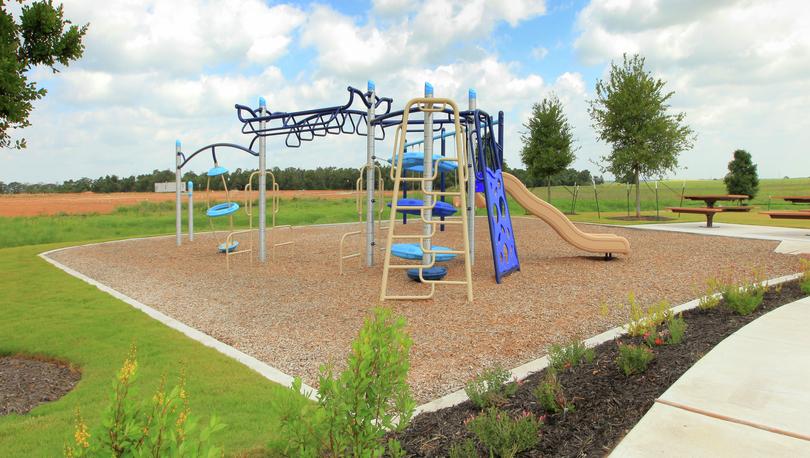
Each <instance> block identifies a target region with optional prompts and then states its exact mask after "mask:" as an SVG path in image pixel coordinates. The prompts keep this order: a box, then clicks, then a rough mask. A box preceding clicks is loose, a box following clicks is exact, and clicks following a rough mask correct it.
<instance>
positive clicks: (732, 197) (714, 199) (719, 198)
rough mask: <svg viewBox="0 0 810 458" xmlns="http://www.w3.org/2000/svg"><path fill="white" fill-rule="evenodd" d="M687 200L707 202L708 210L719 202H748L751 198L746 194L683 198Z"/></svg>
mask: <svg viewBox="0 0 810 458" xmlns="http://www.w3.org/2000/svg"><path fill="white" fill-rule="evenodd" d="M683 198H684V199H686V200H702V201H704V202H706V207H707V208H714V204H715V203H717V202H726V201H735V200H748V199H750V198H751V196H747V195H745V194H707V195H703V196H697V195H692V196H683Z"/></svg>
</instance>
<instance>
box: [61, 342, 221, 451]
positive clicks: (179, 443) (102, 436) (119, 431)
mask: <svg viewBox="0 0 810 458" xmlns="http://www.w3.org/2000/svg"><path fill="white" fill-rule="evenodd" d="M137 374H138V361H137V350H136V348H135V346H134V345H133V346H132V347H131V348H130V352H129V355H128V356H127V358H126V360H124V364H123V366H122V367H121V369H120V370H119V371H118V374H117V376H116V378H115V381H114V382H113V392H112V395H111V397H110V403H109V404H108V406H107V409H106V410H105V411H104V414H103V418H102V420H101V426H100V427H99V428H97V429H96V430H93V432H90V428H89V427H88V425H87V424H86V423H85V421H84V419H83V418H82V415H81V411H80V409H78V408H77V409H76V415H75V429H74V433H73V444H67V443H66V444H65V448H64V454H65V456H68V457H83V456H114V457H122V456H171V457H180V456H182V457H185V456H216V455H221V454H222V449H221V448H219V447H215V446H213V445H211V444H210V443H209V440H210V437H211V435H212V434H213V433H216V432H217V431H220V430H222V429H223V428H225V425H224V424H222V423H219V422H218V421H217V418H216V417H215V416H212V417H211V419H210V421H209V422H208V425H207V426H204V427H202V428H199V427H198V420H197V419H196V418H195V417H193V416H192V415H191V408H190V407H189V402H188V393H187V392H186V386H185V376H184V375H181V376H180V380H179V382H178V384H177V385H176V386H175V387H174V388H172V389H171V390H168V391H167V389H166V378H165V377H163V378H162V379H161V381H160V385H159V387H158V390H157V391H156V392H155V394H154V395H153V396H152V398H151V399H150V400H149V401H145V402H141V403H136V402H135V401H133V400H132V399H131V398H132V396H133V395H134V394H135V390H134V388H133V384H134V382H135V380H136V378H137ZM93 438H98V440H97V441H96V440H93Z"/></svg>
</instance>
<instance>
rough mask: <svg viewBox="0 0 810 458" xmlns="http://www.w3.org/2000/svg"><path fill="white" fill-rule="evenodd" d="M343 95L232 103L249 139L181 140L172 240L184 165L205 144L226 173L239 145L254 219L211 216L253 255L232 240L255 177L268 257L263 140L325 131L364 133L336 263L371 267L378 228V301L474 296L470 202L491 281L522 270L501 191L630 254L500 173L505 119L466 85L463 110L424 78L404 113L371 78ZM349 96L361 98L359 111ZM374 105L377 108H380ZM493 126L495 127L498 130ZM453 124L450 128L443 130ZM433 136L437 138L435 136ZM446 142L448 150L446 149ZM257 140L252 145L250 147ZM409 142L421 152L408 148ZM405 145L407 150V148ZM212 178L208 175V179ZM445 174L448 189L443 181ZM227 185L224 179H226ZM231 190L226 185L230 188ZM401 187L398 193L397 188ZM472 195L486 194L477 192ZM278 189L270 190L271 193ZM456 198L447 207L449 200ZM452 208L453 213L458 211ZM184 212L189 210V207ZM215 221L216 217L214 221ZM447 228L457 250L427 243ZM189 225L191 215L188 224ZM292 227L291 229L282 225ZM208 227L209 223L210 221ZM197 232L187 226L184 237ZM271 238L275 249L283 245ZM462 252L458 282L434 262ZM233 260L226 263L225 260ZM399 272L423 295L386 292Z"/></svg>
mask: <svg viewBox="0 0 810 458" xmlns="http://www.w3.org/2000/svg"><path fill="white" fill-rule="evenodd" d="M347 91H348V92H349V100H348V101H347V103H346V104H344V105H338V106H333V107H326V108H318V109H312V110H304V111H298V112H270V111H269V110H268V109H267V104H266V101H265V100H264V99H263V98H259V106H258V108H256V109H253V108H250V107H247V106H244V105H239V104H237V105H235V108H236V112H237V117H238V119H239V121H240V122H241V123H242V129H241V131H242V133H244V134H246V135H249V136H251V137H252V138H251V140H250V143H249V146H247V147H244V146H239V145H236V144H230V143H214V144H211V145H207V146H204V147H202V148H200V149H198V150H196V151H195V152H194V153H192V154H190V155H189V156H188V157H186V156H185V155H184V154H183V152H182V149H181V144H180V142H179V141H178V142H177V143H176V149H175V156H176V174H175V177H176V184H177V195H176V244H177V245H178V246H179V245H181V243H182V225H181V218H182V212H181V191H180V188H181V186H180V179H181V172H182V168H183V167H184V166H185V165H186V164H188V163H189V161H191V160H192V159H193V158H194V157H195V156H197V155H198V154H200V153H202V152H205V151H210V152H211V155H212V159H213V162H214V168H213V169H212V171H214V173H215V174H214V175H211V176H213V177H222V180H223V183H225V179H224V173H225V172H222V173H219V172H221V171H219V170H217V169H218V168H219V169H223V170H224V168H222V167H220V166H219V162H218V160H217V151H218V150H219V151H221V150H223V149H227V150H233V149H236V150H241V151H243V152H246V153H248V154H250V155H252V156H254V157H257V158H258V170H257V171H256V172H255V173H254V174H253V175H251V179H250V180H249V183H248V185H247V187H246V194H247V198H246V201H245V211H246V212H247V214H248V218H249V220H250V228H249V229H247V230H243V231H234V230H233V227H232V216H233V213H234V212H235V211H236V210H238V209H239V205H238V204H236V203H235V202H231V201H230V200H231V199H230V198H229V196H227V195H226V202H223V203H220V204H218V205H215V206H210V205H209V211H208V212H209V215H208V216H209V217H219V216H229V222H230V224H231V227H230V231H229V233H228V236H227V237H226V239H225V241H224V242H223V243H221V244H220V248H223V250H221V251H222V252H223V253H225V255H226V256H225V257H226V259H229V258H230V256H231V255H235V254H241V253H252V252H253V241H252V239H251V242H250V246H249V248H246V249H242V250H238V247H239V243H238V241H237V240H236V239H235V238H234V237H236V236H238V235H241V234H244V233H248V232H252V231H253V216H254V212H253V205H252V193H251V192H250V191H252V189H253V188H252V182H253V178H254V176H255V177H258V189H257V190H258V215H257V216H258V224H257V234H258V250H257V252H258V256H257V257H258V259H259V261H260V262H262V263H264V262H267V235H268V227H267V223H268V221H267V220H268V215H267V207H266V205H267V197H268V196H267V192H268V183H267V178H268V177H269V178H270V181H271V183H270V189H269V190H270V193H271V201H272V203H271V209H270V213H271V214H270V216H271V222H270V224H271V225H270V231H273V230H274V229H278V228H282V226H276V225H275V215H276V213H277V212H278V203H279V202H278V198H277V194H278V191H279V189H278V185H277V183H276V182H275V178H274V177H273V175H272V173H270V172H268V170H267V149H268V148H267V138H268V137H274V136H284V137H285V145H286V146H287V147H290V148H297V147H300V146H301V145H302V144H303V143H304V142H307V141H312V140H314V139H315V138H317V137H324V136H327V135H340V134H355V135H360V136H365V137H366V163H365V164H364V165H363V166H362V167H360V168H359V178H358V179H357V181H356V183H355V191H356V199H357V201H356V208H357V213H358V223H359V225H360V229H359V230H354V231H349V232H346V233H344V234H343V235H342V237H341V238H340V243H339V250H338V251H339V268H340V271H341V272H342V271H343V263H344V261H346V260H348V259H351V258H354V257H357V258H360V259H361V260H362V261H364V262H361V264H362V265H364V266H365V267H372V266H374V265H375V252H376V251H378V249H379V248H380V247H378V240H379V238H380V237H379V234H378V232H380V231H387V241H386V242H387V243H386V244H385V247H384V248H383V249H384V250H385V260H384V263H383V269H382V270H383V279H382V283H381V290H380V299H381V300H386V299H429V298H431V297H433V293H434V291H435V285H437V284H439V285H460V286H465V290H466V296H467V300H468V301H472V299H473V294H472V292H473V289H472V277H471V266H472V265H473V263H474V261H475V259H474V253H475V251H474V246H473V241H474V240H475V233H474V232H475V225H474V217H475V215H474V214H475V211H474V206H477V204H476V203H477V202H480V201H481V200H483V201H484V203H485V207H486V209H487V223H488V228H489V235H490V245H491V252H492V259H493V267H494V273H495V279H496V282H497V283H500V282H501V281H502V280H503V278H504V277H506V276H507V275H509V274H511V273H512V272H515V271H518V270H520V261H519V257H518V252H517V247H516V243H515V236H514V232H513V228H512V219H511V215H510V211H509V206H508V205H507V193H510V194H512V196H513V197H515V198H516V199H517V200H518V201H519V203H521V204H522V205H523V206H524V207H526V208H527V209H528V210H529V211H530V212H531V213H533V214H535V215H536V216H538V217H540V218H541V219H542V220H543V221H545V222H546V223H548V224H549V225H551V226H552V228H554V230H555V231H556V232H557V233H558V234H559V235H560V236H561V237H562V238H563V239H564V240H566V241H567V242H569V243H571V244H572V245H573V246H575V247H577V248H580V249H582V250H584V251H589V252H598V253H603V254H604V255H605V258H606V259H609V258H612V256H613V254H614V253H621V254H627V253H629V251H630V247H629V243H628V242H627V240H626V239H624V238H621V237H617V236H612V235H594V234H585V233H583V232H581V231H579V230H578V229H577V228H576V227H575V226H574V225H573V224H572V223H571V222H570V221H569V220H568V219H567V218H566V217H565V216H564V215H563V214H562V213H560V212H559V211H557V210H556V209H555V208H554V207H552V206H551V205H550V204H546V203H545V202H544V201H542V200H541V199H539V198H537V197H536V196H534V195H533V194H531V192H529V191H528V189H526V188H525V187H524V186H523V185H522V184H521V183H520V182H519V181H518V180H517V179H516V178H515V177H512V176H511V175H508V174H504V172H503V171H502V167H503V141H504V139H503V135H504V128H503V123H504V116H503V112H499V113H498V116H497V117H496V118H494V117H493V116H491V115H489V114H488V113H487V112H485V111H483V110H480V109H478V107H477V94H476V92H475V91H474V90H470V91H469V94H468V95H469V97H468V103H469V106H468V109H467V110H461V109H459V107H458V106H457V105H456V103H455V102H454V101H452V100H450V99H446V98H437V97H435V96H434V94H433V88H432V86H431V85H430V84H429V83H426V84H425V93H424V97H421V98H417V99H412V100H410V101H409V102H408V103H407V104H406V105H405V108H404V109H403V110H398V111H392V104H393V100H392V99H390V98H384V97H378V96H377V94H376V88H375V85H374V83H373V82H371V81H369V84H368V90H367V91H366V92H361V91H360V90H358V89H355V88H353V87H348V88H347ZM355 100H359V101H360V103H361V105H362V106H361V107H360V108H355V107H354V104H355ZM378 109H379V110H381V111H379V112H378ZM496 126H497V132H496V131H495V127H496ZM448 127H452V129H453V130H452V131H448V130H447V128H448ZM389 128H395V130H396V132H395V137H394V150H393V153H392V155H391V159H390V160H389V162H390V164H391V168H390V177H391V179H392V180H393V182H394V186H393V188H394V189H393V196H394V197H393V198H392V201H391V202H390V204H389V205H390V207H391V211H390V215H389V224H388V226H387V227H384V225H383V218H382V215H383V212H384V209H385V194H384V192H385V189H384V180H383V176H382V174H383V169H382V168H381V167H380V165H379V163H378V161H377V156H376V154H375V143H376V141H379V140H384V139H385V135H386V131H387V129H389ZM409 134H421V136H422V138H421V139H420V140H418V141H410V142H409V141H408V136H409ZM437 134H438V135H437ZM448 139H452V140H450V141H452V142H453V144H454V147H451V148H449V153H450V154H449V155H448V151H447V149H446V142H447V141H448ZM434 140H440V141H441V154H435V153H434ZM256 146H258V150H256V149H254V148H255V147H256ZM415 146H419V147H421V151H414V150H413V148H414V147H415ZM409 148H410V150H409ZM209 179H210V178H209ZM437 180H438V181H439V190H438V191H436V190H435V189H434V183H435V182H436V181H437ZM447 180H449V181H451V182H452V183H451V185H450V187H448V186H447V183H446V181H447ZM409 183H413V184H415V185H416V186H417V189H411V191H418V192H419V193H420V194H421V195H420V196H417V197H421V199H414V198H409V197H408V195H407V192H408V187H409V186H408V184H409ZM225 186H227V184H225ZM226 190H227V187H226ZM400 191H402V194H403V197H402V198H401V199H400V198H398V195H399V193H400ZM478 193H480V194H482V195H483V199H481V198H480V196H479V195H478ZM274 196H275V197H274ZM448 197H450V198H452V199H451V201H452V202H453V203H454V204H456V205H453V204H451V203H449V202H447V201H446V198H448ZM400 213H401V214H402V218H403V223H407V220H408V218H407V217H408V215H411V216H414V217H417V219H416V223H417V224H421V226H422V230H421V234H412V233H407V231H404V232H401V230H402V229H401V228H402V226H404V224H403V225H398V224H397V218H398V215H399V214H400ZM457 213H458V216H454V215H456V214H457ZM189 215H190V218H191V215H192V213H191V212H190V213H189ZM212 224H213V223H212ZM445 226H450V227H452V226H458V227H459V228H460V229H461V230H462V232H463V233H464V234H463V237H462V242H463V243H462V245H463V246H462V247H455V248H450V247H443V246H437V245H434V244H433V238H434V237H435V236H436V234H437V233H438V232H443V231H444V230H445ZM189 227H190V228H191V227H192V226H191V221H190V226H189ZM286 227H289V226H286ZM212 228H213V226H212ZM192 236H193V232H192V231H191V230H190V233H189V239H190V240H191V239H192ZM354 237H357V238H362V239H364V240H363V244H362V246H361V247H360V249H359V250H357V251H354V252H347V249H346V247H345V245H346V243H347V240H349V239H351V238H354ZM399 240H410V241H416V243H395V241H399ZM287 244H290V242H284V243H281V244H278V243H275V242H274V243H273V245H272V247H273V250H274V253H275V248H276V247H278V246H281V245H287ZM392 257H396V258H400V259H402V260H405V261H418V262H417V263H407V262H406V263H404V264H398V263H392V262H391V258H392ZM459 257H460V260H461V263H462V264H463V271H464V273H463V274H462V277H463V278H461V279H453V280H448V279H445V276H446V275H447V274H448V268H447V267H444V266H438V265H437V263H442V262H446V261H451V260H455V259H457V258H459ZM227 263H228V265H229V266H230V261H227ZM392 270H394V271H397V270H405V271H406V273H407V275H408V277H410V278H411V279H413V280H417V281H419V282H420V283H422V284H424V285H427V286H428V287H429V292H428V293H427V294H424V295H413V294H407V295H403V294H395V293H390V294H389V292H388V291H387V287H388V275H389V272H390V271H392Z"/></svg>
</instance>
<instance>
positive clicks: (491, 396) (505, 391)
mask: <svg viewBox="0 0 810 458" xmlns="http://www.w3.org/2000/svg"><path fill="white" fill-rule="evenodd" d="M510 377H511V374H510V373H509V371H508V370H506V369H504V368H502V367H501V366H495V367H492V368H489V369H486V370H484V371H482V372H481V373H480V374H478V375H477V376H476V377H475V378H473V379H472V380H470V381H469V382H468V383H467V385H466V386H465V387H464V392H465V393H467V397H468V398H470V401H472V403H473V404H475V405H476V407H478V408H479V409H483V408H485V407H491V406H497V405H500V404H503V403H504V402H505V401H506V400H507V399H508V398H509V397H510V396H512V395H514V394H515V391H517V383H515V382H510V381H509V378H510Z"/></svg>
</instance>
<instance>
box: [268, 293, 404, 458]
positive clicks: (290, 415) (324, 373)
mask: <svg viewBox="0 0 810 458" xmlns="http://www.w3.org/2000/svg"><path fill="white" fill-rule="evenodd" d="M410 347H411V339H410V337H408V335H407V333H406V332H405V319H404V318H401V317H399V318H396V319H394V318H392V317H391V312H390V310H387V309H382V308H378V309H375V310H374V312H373V314H372V316H371V317H370V318H367V319H366V321H365V323H364V324H363V327H362V328H361V329H360V332H359V334H358V336H357V338H355V340H354V342H352V351H351V353H350V354H349V357H348V364H347V368H346V370H344V371H343V372H342V373H341V374H340V376H339V377H335V376H334V375H333V369H332V365H331V364H327V365H324V366H323V367H321V373H320V376H319V384H320V389H319V392H318V405H317V407H318V408H315V406H314V405H312V404H311V403H308V402H307V401H305V400H298V401H296V400H292V401H285V402H286V403H287V405H285V406H282V409H281V412H282V419H281V424H282V426H281V436H282V438H283V439H282V440H284V441H286V443H284V444H283V445H282V449H283V451H284V452H285V453H287V454H289V455H292V456H324V455H328V456H382V455H383V454H384V453H386V451H387V453H388V454H389V455H390V456H401V455H402V453H403V452H402V450H401V447H400V445H399V443H398V442H396V441H395V440H389V441H388V444H387V446H386V444H385V443H383V438H384V436H385V434H386V433H387V432H388V431H390V430H393V431H401V430H402V429H404V428H405V427H407V425H408V423H409V422H410V419H411V416H412V415H413V410H414V408H415V406H416V403H415V402H414V400H413V398H412V397H411V392H410V388H409V386H408V383H407V381H406V379H407V375H408V368H409V358H408V355H409V351H410ZM292 388H293V390H296V391H300V388H301V381H300V380H298V379H296V381H295V382H293V386H292ZM386 449H387V450H386Z"/></svg>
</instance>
